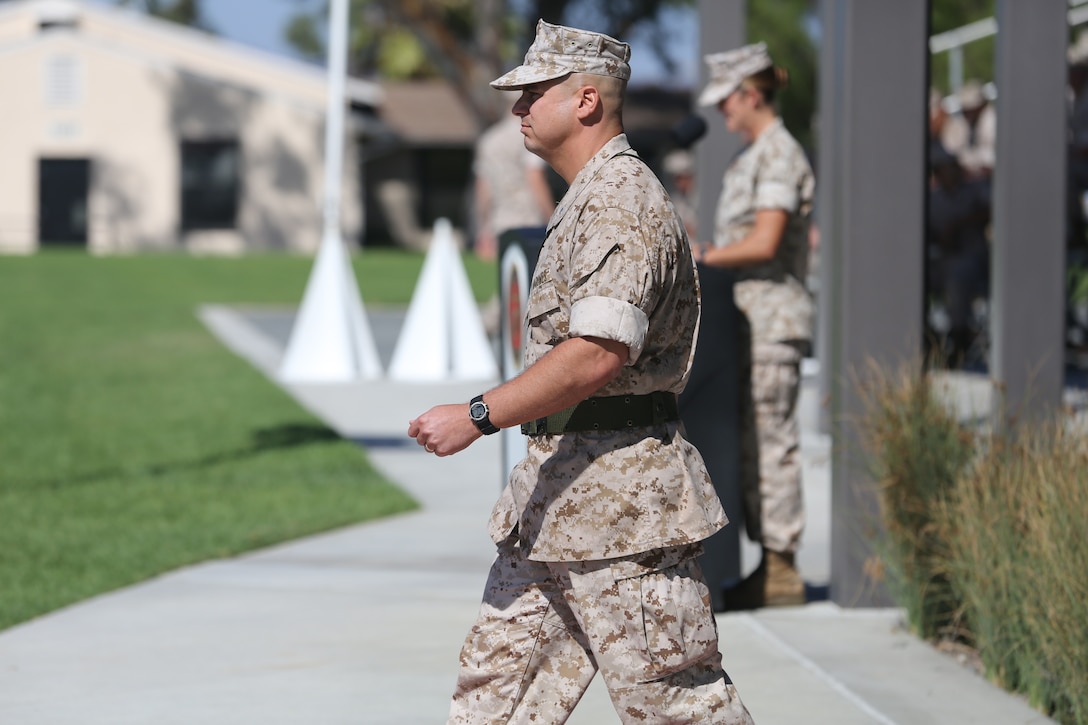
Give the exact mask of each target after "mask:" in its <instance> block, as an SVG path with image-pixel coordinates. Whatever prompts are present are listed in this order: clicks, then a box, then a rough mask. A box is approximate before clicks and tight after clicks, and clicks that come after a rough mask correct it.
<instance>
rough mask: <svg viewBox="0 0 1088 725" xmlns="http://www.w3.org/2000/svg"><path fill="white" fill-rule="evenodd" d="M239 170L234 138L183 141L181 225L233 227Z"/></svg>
mask: <svg viewBox="0 0 1088 725" xmlns="http://www.w3.org/2000/svg"><path fill="white" fill-rule="evenodd" d="M240 174H241V152H240V150H239V148H238V142H237V141H182V143H181V228H182V229H185V230H189V229H233V228H234V226H235V220H236V218H237V215H238V197H239V195H240V186H241V184H240V180H239V179H240Z"/></svg>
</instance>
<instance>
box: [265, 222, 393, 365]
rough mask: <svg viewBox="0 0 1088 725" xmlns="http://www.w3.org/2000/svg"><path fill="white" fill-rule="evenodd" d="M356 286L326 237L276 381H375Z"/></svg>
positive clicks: (340, 249) (339, 250) (373, 353)
mask: <svg viewBox="0 0 1088 725" xmlns="http://www.w3.org/2000/svg"><path fill="white" fill-rule="evenodd" d="M381 374H382V364H381V360H380V359H379V358H378V351H377V348H376V347H375V345H374V338H373V336H372V335H371V333H370V325H369V323H368V322H367V317H366V311H365V310H364V309H363V300H362V298H361V297H360V296H359V286H358V284H357V283H356V282H355V274H354V273H353V272H352V269H351V262H350V259H349V258H348V253H347V250H346V249H344V244H343V242H341V241H340V238H339V236H338V235H336V234H326V235H325V237H324V238H322V240H321V247H320V248H319V249H318V251H317V259H316V260H315V261H314V268H313V271H312V272H310V279H309V280H308V281H307V282H306V293H305V294H304V295H303V297H302V306H301V307H300V308H299V311H298V316H297V317H296V318H295V324H294V327H293V328H292V329H291V339H290V341H289V342H288V343H287V351H286V352H285V353H284V356H283V362H282V364H281V365H280V380H282V381H283V382H287V383H346V382H352V381H356V380H371V379H374V378H379V377H381Z"/></svg>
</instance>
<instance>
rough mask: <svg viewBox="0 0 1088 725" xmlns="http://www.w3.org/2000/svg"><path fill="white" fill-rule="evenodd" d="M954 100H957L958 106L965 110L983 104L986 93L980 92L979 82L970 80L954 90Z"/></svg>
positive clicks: (979, 106) (980, 85)
mask: <svg viewBox="0 0 1088 725" xmlns="http://www.w3.org/2000/svg"><path fill="white" fill-rule="evenodd" d="M956 100H957V101H959V104H960V108H962V109H963V110H965V111H970V110H972V109H975V108H981V107H982V106H983V105H985V103H986V94H985V93H983V92H982V84H981V83H979V82H978V81H975V80H970V81H967V82H966V83H964V84H963V85H962V86H960V89H959V90H958V91H956Z"/></svg>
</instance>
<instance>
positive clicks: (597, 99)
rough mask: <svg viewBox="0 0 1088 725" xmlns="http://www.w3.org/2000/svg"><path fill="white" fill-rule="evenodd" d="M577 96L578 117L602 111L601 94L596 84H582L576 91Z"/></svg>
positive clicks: (581, 117) (583, 117)
mask: <svg viewBox="0 0 1088 725" xmlns="http://www.w3.org/2000/svg"><path fill="white" fill-rule="evenodd" d="M575 96H576V98H577V101H578V105H577V106H576V108H575V113H576V114H577V116H578V118H580V119H585V118H589V117H590V116H593V115H595V114H598V113H599V112H600V106H601V94H600V91H598V90H597V88H596V86H582V87H581V88H579V89H578V90H577V91H576V92H575Z"/></svg>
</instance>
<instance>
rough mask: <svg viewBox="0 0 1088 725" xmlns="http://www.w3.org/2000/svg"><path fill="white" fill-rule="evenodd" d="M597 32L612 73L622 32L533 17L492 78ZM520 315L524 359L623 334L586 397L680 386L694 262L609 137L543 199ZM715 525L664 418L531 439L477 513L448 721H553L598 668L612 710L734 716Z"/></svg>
mask: <svg viewBox="0 0 1088 725" xmlns="http://www.w3.org/2000/svg"><path fill="white" fill-rule="evenodd" d="M572 36H573V37H572ZM584 36H593V37H592V38H588V39H587V38H586V37H584ZM602 38H603V39H605V42H607V41H611V42H612V43H616V45H617V46H620V48H619V49H622V51H623V52H624V55H623V56H622V58H623V61H624V62H623V64H622V66H621V67H618V68H613V70H614V71H615V74H616V75H617V77H620V76H619V73H622V72H623V71H624V70H625V69H626V62H625V61H626V57H627V56H626V52H629V50H628V49H627V46H626V45H625V44H619V43H617V41H612V40H611V39H609V38H607V36H600V35H598V34H595V33H585V32H584V31H576V30H572V29H566V28H561V27H559V26H551V25H548V24H547V23H543V22H542V23H541V24H540V25H539V26H538V35H537V41H536V42H534V44H533V46H532V48H530V52H529V54H527V55H526V65H527V66H528V65H529V63H530V58H531V57H532V56H533V54H534V53H537V55H536V56H535V57H536V58H537V62H538V66H537V67H535V68H529V69H528V70H524V68H525V67H524V66H523V67H522V68H521V69H516V70H515V71H512V73H511V74H507V76H504V77H503V78H502V79H499V80H500V81H503V82H504V83H505V82H510V83H515V82H521V83H532V82H536V81H537V80H539V76H538V75H532V74H531V73H530V71H534V70H540V67H541V66H542V67H543V72H545V73H546V72H551V71H554V70H555V68H559V69H562V68H567V70H566V71H564V72H562V73H560V75H563V74H565V73H566V72H570V68H569V65H570V64H571V62H574V63H576V64H577V63H580V62H581V61H579V60H578V59H577V58H575V60H574V61H571V60H570V59H569V58H562V57H561V58H559V59H558V60H554V59H552V60H549V59H548V58H547V57H545V58H544V59H541V57H542V56H541V55H540V54H541V53H542V52H544V53H545V54H546V53H547V51H546V49H547V48H549V47H551V48H563V47H564V44H565V42H567V41H569V42H571V43H572V44H573V47H574V48H575V50H578V48H579V47H589V48H593V47H594V45H593V43H594V42H596V43H600V42H601V40H600V39H602ZM542 47H543V48H545V51H542V50H541V48H542ZM598 47H599V46H598ZM607 50H608V49H607V48H606V51H607ZM596 52H599V51H596ZM609 60H610V62H611V59H609ZM608 67H612V66H607V67H605V68H603V69H601V67H600V66H597V68H598V70H596V71H595V70H593V69H592V67H591V68H590V69H589V70H587V68H585V67H580V68H579V72H600V73H602V74H606V75H607V74H610V73H608V72H607V70H608ZM626 70H627V72H629V69H626ZM526 77H529V78H532V80H526ZM553 77H554V76H553ZM504 79H506V80H505V81H504ZM500 87H502V86H500ZM513 87H516V86H513ZM526 316H527V325H528V334H527V337H526V343H525V360H526V364H527V365H532V364H533V363H535V362H536V361H537V360H539V359H540V358H541V357H543V356H544V355H545V354H546V353H547V352H548V351H549V350H551V349H552V348H554V347H555V346H556V345H558V344H559V343H561V342H562V341H564V340H567V339H570V338H572V337H584V336H593V337H600V338H605V339H609V340H616V341H620V342H623V343H624V344H625V345H627V347H628V350H629V358H628V360H627V364H626V365H625V366H624V368H623V369H622V371H621V372H620V373H619V374H618V375H617V376H616V377H615V378H614V379H613V380H612V381H610V382H609V383H608V384H606V385H605V386H604V387H602V388H601V389H600V390H599V391H597V393H595V394H596V395H599V396H610V395H619V394H624V393H630V394H636V395H638V394H644V393H651V392H655V391H671V392H677V393H678V392H680V391H681V390H682V389H683V387H684V384H685V383H686V381H687V378H688V374H689V371H690V367H691V360H692V355H693V352H694V343H695V335H696V331H697V328H698V322H699V290H698V281H697V279H696V276H695V267H694V261H693V259H692V255H691V251H690V248H689V247H688V244H687V237H686V236H685V234H684V232H683V228H682V226H681V223H680V220H679V218H678V217H677V215H676V211H675V209H674V208H673V205H672V203H671V202H670V201H669V199H668V196H667V194H666V193H665V191H664V189H663V188H662V187H661V184H660V183H659V182H658V180H657V178H656V177H655V176H654V175H653V174H652V173H651V172H650V170H649V168H648V167H647V166H646V165H645V164H644V163H643V162H642V161H641V160H640V159H639V158H638V156H637V155H636V154H635V152H634V151H633V150H632V149H631V146H630V144H629V143H628V141H627V137H626V136H625V135H622V134H621V135H619V136H616V137H615V138H613V139H612V140H610V141H609V142H608V143H607V144H605V146H604V147H603V148H602V149H601V150H600V151H599V152H598V153H597V154H596V155H594V157H593V158H592V159H590V160H589V162H588V163H587V164H586V165H585V166H584V167H583V168H582V170H581V171H580V172H579V173H578V175H577V177H576V178H575V179H574V180H573V183H572V184H571V186H570V188H569V189H568V191H567V193H566V195H565V196H564V197H563V199H562V201H561V202H560V204H559V206H558V207H557V208H556V211H555V213H554V215H553V216H552V218H551V221H550V222H549V228H548V235H547V238H546V240H545V242H544V246H543V248H542V250H541V253H540V257H539V261H538V264H537V267H536V272H535V275H534V279H533V284H532V288H531V291H530V294H529V304H528V309H527V315H526ZM726 523H727V520H726V517H725V512H724V511H723V510H722V507H721V503H720V501H719V500H718V497H717V495H716V493H715V491H714V487H713V485H712V484H711V481H710V479H709V476H708V475H707V472H706V468H705V466H704V465H703V461H702V458H701V456H700V455H699V453H698V451H697V450H696V449H695V448H694V447H693V446H692V445H691V444H690V443H688V442H687V441H686V440H684V438H683V435H682V430H681V426H680V424H679V423H678V422H675V421H674V422H666V423H661V424H659V425H655V426H647V427H644V428H631V429H627V430H624V431H596V432H567V433H559V434H545V435H536V436H531V437H530V438H529V444H528V455H527V457H526V458H525V459H524V460H523V461H522V462H521V463H520V464H518V466H517V467H516V468H515V469H514V471H513V472H512V473H511V476H510V482H509V484H508V485H507V487H506V488H505V489H504V490H503V492H502V494H501V496H500V497H499V500H498V502H497V503H496V505H495V508H494V510H493V512H492V515H491V520H490V522H489V525H488V530H489V533H490V535H491V537H492V539H493V540H494V541H495V542H496V544H497V547H498V557H497V558H496V561H495V564H494V565H493V566H492V569H491V573H490V576H489V578H488V583H487V588H486V590H485V595H484V601H483V604H482V606H481V608H480V614H479V617H478V619H477V621H476V624H475V626H473V628H472V631H471V632H470V634H469V636H468V638H467V639H466V641H465V645H464V648H463V649H462V651H461V670H460V673H459V677H458V683H457V690H456V692H455V693H454V698H453V704H452V707H451V711H450V722H451V723H508V722H509V723H522V722H524V723H530V722H531V723H549V722H565V721H566V719H567V717H568V716H569V714H570V712H571V711H572V710H573V709H574V706H575V705H576V704H577V702H578V700H579V699H580V698H581V696H582V694H583V693H584V692H585V689H586V687H587V686H588V685H589V682H590V681H591V680H592V678H593V677H594V675H595V674H596V672H597V670H598V669H599V670H600V671H601V673H602V676H603V677H604V680H605V683H606V685H607V686H608V690H609V693H610V695H611V698H612V702H613V704H614V705H615V707H616V711H617V713H618V714H619V716H620V719H621V720H622V721H623V722H624V723H649V722H653V723H664V722H668V723H750V722H751V717H750V716H749V715H748V711H747V710H746V709H745V708H744V705H743V704H742V703H741V701H740V698H739V697H738V696H737V693H736V690H735V688H734V687H733V684H732V682H731V681H730V680H729V677H728V676H727V675H726V673H725V671H724V670H723V669H722V665H721V655H720V653H719V652H718V632H717V623H716V622H715V620H714V615H713V612H712V611H711V605H710V594H709V590H708V589H707V585H706V582H705V580H704V579H703V576H702V573H701V571H700V570H699V566H698V563H697V561H696V557H697V556H698V554H699V553H700V549H701V546H700V544H699V542H700V541H701V540H702V539H705V538H706V537H708V536H710V535H711V534H713V533H714V532H716V531H718V530H719V529H720V528H722V527H723V526H725V524H726Z"/></svg>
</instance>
